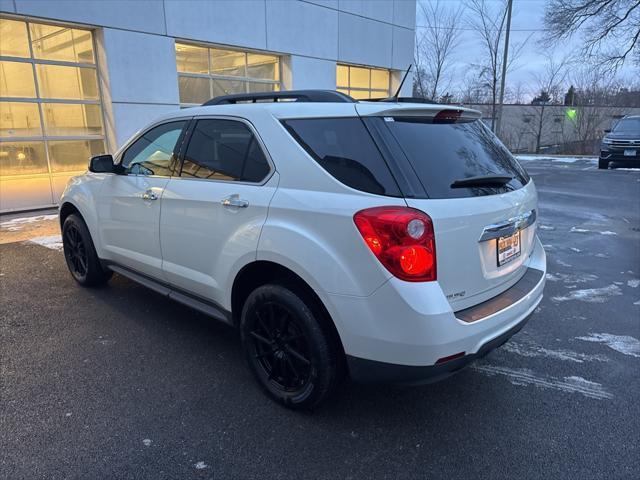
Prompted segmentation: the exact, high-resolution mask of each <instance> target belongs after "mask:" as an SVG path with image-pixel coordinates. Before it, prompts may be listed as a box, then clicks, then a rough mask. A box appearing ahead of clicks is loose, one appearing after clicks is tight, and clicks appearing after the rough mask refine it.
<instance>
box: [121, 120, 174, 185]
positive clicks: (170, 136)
mask: <svg viewBox="0 0 640 480" xmlns="http://www.w3.org/2000/svg"><path fill="white" fill-rule="evenodd" d="M185 123H186V121H185V120H182V121H179V122H171V123H165V124H163V125H160V126H157V127H155V128H152V129H151V130H149V131H148V132H146V133H144V134H143V135H142V136H141V137H140V138H138V140H136V141H135V142H134V143H133V144H132V145H131V146H130V147H129V148H128V149H127V151H126V152H124V155H123V156H122V166H123V167H125V169H126V171H127V173H132V174H136V175H167V176H168V175H171V162H172V160H173V155H174V149H175V147H176V143H177V142H178V138H180V133H182V127H184V125H185Z"/></svg>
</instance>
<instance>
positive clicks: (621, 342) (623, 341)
mask: <svg viewBox="0 0 640 480" xmlns="http://www.w3.org/2000/svg"><path fill="white" fill-rule="evenodd" d="M576 338H577V339H578V340H584V341H585V342H594V343H604V344H605V345H606V346H607V347H609V348H611V349H613V350H615V351H616V352H620V353H623V354H624V355H630V356H632V357H640V340H638V339H636V338H633V337H630V336H629V335H611V334H610V333H592V334H590V335H589V336H586V337H576Z"/></svg>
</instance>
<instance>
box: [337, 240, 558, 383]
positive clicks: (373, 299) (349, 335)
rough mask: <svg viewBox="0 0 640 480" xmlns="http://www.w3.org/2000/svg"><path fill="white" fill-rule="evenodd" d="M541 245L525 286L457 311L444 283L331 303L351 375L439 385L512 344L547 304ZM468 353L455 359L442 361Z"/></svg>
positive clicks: (396, 285) (398, 284) (388, 288)
mask: <svg viewBox="0 0 640 480" xmlns="http://www.w3.org/2000/svg"><path fill="white" fill-rule="evenodd" d="M535 242H536V243H535V247H534V249H533V252H532V253H531V255H530V257H529V259H528V264H527V265H528V268H529V269H530V271H529V272H527V274H525V275H524V276H523V277H522V278H521V279H520V280H519V281H518V282H516V283H515V284H514V285H512V286H511V288H509V289H507V290H506V291H504V292H502V293H500V294H499V295H498V296H496V297H494V298H491V299H489V300H487V301H486V302H483V303H480V304H478V305H476V306H474V307H471V308H469V309H465V310H460V311H458V312H455V313H454V312H453V311H452V308H451V305H450V303H449V302H448V300H447V299H446V297H445V295H444V293H443V291H442V289H441V288H440V286H439V284H438V283H437V282H426V283H411V282H402V281H400V280H397V279H394V278H392V279H390V280H389V281H388V282H387V283H386V284H385V285H383V286H382V287H380V288H379V289H378V290H377V291H376V292H374V293H373V294H372V295H370V296H368V297H353V296H346V295H335V296H334V295H330V296H329V299H328V300H329V301H328V302H327V303H326V305H327V308H328V309H329V313H330V314H331V316H332V318H333V319H334V322H335V324H336V328H337V330H338V333H339V335H340V339H341V340H342V345H343V347H344V351H345V353H346V354H347V357H348V361H349V366H350V368H351V376H352V377H353V378H355V379H356V380H362V381H373V380H375V379H380V380H383V381H390V382H394V381H400V382H401V383H415V382H417V381H420V380H424V379H430V380H431V381H433V380H437V379H438V378H442V376H446V375H449V374H450V373H451V372H453V371H455V370H457V369H459V368H462V366H464V365H465V364H467V363H468V362H470V361H472V360H473V359H474V358H477V357H478V356H481V355H484V354H486V352H487V351H489V350H491V349H492V348H495V347H496V346H498V345H500V344H501V343H502V342H504V341H506V339H508V338H509V337H510V336H511V335H513V334H514V333H515V332H517V331H518V330H519V329H520V328H522V326H523V325H524V323H525V322H526V320H527V319H528V318H529V316H530V315H531V314H532V313H533V311H534V309H535V308H536V307H537V306H538V304H539V303H540V301H541V300H542V294H543V289H544V284H545V273H546V257H545V253H544V249H543V248H542V244H541V243H540V241H539V240H538V239H536V240H535ZM463 268H464V266H461V269H463ZM463 273H464V271H463V270H462V271H461V274H463ZM530 273H531V274H530ZM478 313H479V315H476V314H478ZM463 352H464V356H461V357H458V358H456V359H455V360H451V361H449V362H446V363H437V362H438V360H441V359H443V358H446V357H449V356H452V355H456V354H461V355H462V353H463ZM441 361H442V360H441ZM404 367H406V370H405V368H404ZM367 371H369V372H370V373H367ZM394 378H395V380H394Z"/></svg>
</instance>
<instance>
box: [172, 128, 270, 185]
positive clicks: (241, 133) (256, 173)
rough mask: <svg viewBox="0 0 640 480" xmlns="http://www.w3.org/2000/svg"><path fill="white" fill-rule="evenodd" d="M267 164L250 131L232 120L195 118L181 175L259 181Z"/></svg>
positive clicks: (266, 170)
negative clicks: (196, 120)
mask: <svg viewBox="0 0 640 480" xmlns="http://www.w3.org/2000/svg"><path fill="white" fill-rule="evenodd" d="M268 173H269V163H268V162H267V159H266V158H265V156H264V153H263V152H262V149H261V148H260V145H259V144H258V141H257V140H256V138H255V136H254V135H253V133H251V130H249V128H248V127H247V126H246V125H245V124H244V123H242V122H236V121H233V120H214V119H212V120H199V121H198V123H197V124H196V127H195V129H194V130H193V135H192V136H191V140H190V141H189V146H188V147H187V152H186V154H185V158H184V163H183V165H182V172H181V173H180V175H181V176H182V177H191V178H204V179H212V180H231V181H243V182H260V181H262V180H263V179H264V177H266V176H267V174H268Z"/></svg>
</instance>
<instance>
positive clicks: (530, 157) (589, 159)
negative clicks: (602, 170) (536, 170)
mask: <svg viewBox="0 0 640 480" xmlns="http://www.w3.org/2000/svg"><path fill="white" fill-rule="evenodd" d="M515 157H516V158H517V159H518V160H519V161H521V162H531V161H540V160H546V161H549V162H560V163H575V162H579V161H585V162H589V163H593V164H595V163H598V158H597V157H553V156H550V155H516V156H515Z"/></svg>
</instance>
